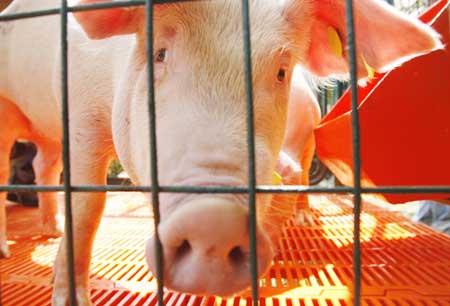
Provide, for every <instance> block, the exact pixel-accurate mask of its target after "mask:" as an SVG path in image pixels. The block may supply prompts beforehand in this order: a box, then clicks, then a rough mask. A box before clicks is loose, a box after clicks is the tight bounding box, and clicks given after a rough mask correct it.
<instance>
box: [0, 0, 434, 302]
mask: <svg viewBox="0 0 450 306" xmlns="http://www.w3.org/2000/svg"><path fill="white" fill-rule="evenodd" d="M93 2H101V1H98V0H84V1H78V3H82V4H85V3H93ZM59 5H60V1H59V0H40V1H36V0H15V1H14V2H13V4H12V5H10V6H9V8H8V9H7V10H6V13H14V12H23V11H32V10H37V9H46V8H55V7H58V6H59ZM249 6H250V16H251V18H250V22H251V33H252V36H251V37H252V38H251V41H252V61H253V75H254V78H253V89H254V111H255V141H256V165H257V183H258V184H260V185H270V184H272V178H273V172H274V170H275V166H276V164H277V160H278V157H279V154H280V150H281V148H282V144H283V139H284V134H285V130H286V118H287V111H288V100H289V96H290V92H291V78H292V74H293V70H294V66H295V65H296V64H300V65H302V66H304V67H305V68H306V69H308V70H310V72H312V73H314V74H316V75H318V76H320V77H326V76H333V75H345V74H346V73H347V71H348V64H347V61H348V54H347V52H346V51H345V50H339V49H337V48H336V46H335V43H336V39H337V40H338V41H339V42H340V43H342V44H343V45H345V33H346V31H345V21H344V9H345V5H344V1H343V0H314V1H313V0H285V1H279V0H250V1H249ZM154 9H155V11H154V28H155V31H154V33H155V36H154V50H155V54H154V56H153V64H154V66H155V88H156V115H157V131H156V132H157V149H158V157H159V158H158V168H159V182H160V184H162V185H165V186H167V185H194V186H204V185H206V186H244V185H246V183H247V168H248V166H247V144H246V119H245V89H244V88H245V82H244V65H243V61H244V59H243V38H242V27H241V24H242V17H241V5H240V1H232V0H228V1H225V0H214V1H198V2H180V3H173V4H166V5H156V6H155V7H154ZM355 10H356V26H357V32H356V35H357V41H358V45H357V48H358V67H359V68H358V73H359V77H361V78H364V77H366V76H367V70H366V65H369V66H370V67H372V68H373V69H375V70H385V69H387V68H388V67H393V66H394V65H398V64H400V63H401V62H402V61H403V60H405V59H408V58H411V57H413V56H417V55H420V54H423V53H426V52H429V51H431V50H434V49H436V48H439V47H441V45H440V43H439V39H438V36H437V35H436V34H435V32H434V31H433V30H431V29H430V28H429V27H427V26H426V25H424V24H421V23H419V22H418V21H415V20H413V19H410V18H408V17H406V16H404V15H402V14H400V13H398V12H396V11H395V10H394V9H392V8H391V7H389V6H388V5H386V4H384V3H383V2H382V1H376V0H359V1H355ZM75 15H76V16H75V17H76V20H75V19H73V18H70V20H69V25H68V31H69V36H68V38H69V60H70V62H69V103H70V105H69V106H70V141H71V167H72V168H71V174H72V177H71V179H72V183H73V184H75V185H81V184H83V185H84V184H89V185H102V184H105V183H106V172H107V168H108V165H109V163H110V161H111V159H112V158H113V157H114V156H116V155H117V156H118V157H119V159H120V161H121V162H122V164H123V166H124V167H125V169H126V171H127V172H128V173H129V175H130V176H131V178H132V180H133V181H134V182H135V183H136V184H144V185H149V184H150V183H151V180H150V154H149V141H148V140H149V131H148V113H147V91H148V90H147V89H148V88H147V75H146V66H147V60H146V43H145V31H146V30H145V10H144V8H143V7H133V8H115V9H109V10H96V11H91V12H83V13H77V14H75ZM80 25H81V27H80ZM59 31H60V18H59V16H47V17H40V18H35V19H25V20H17V21H11V22H7V23H1V24H0V41H1V43H0V111H1V113H2V114H4V115H3V116H2V118H11V120H9V119H7V120H5V119H3V120H1V121H0V130H1V131H7V132H2V133H1V134H0V137H1V141H0V153H1V155H0V156H1V160H0V179H1V180H0V184H5V183H6V177H7V172H8V170H7V168H8V161H7V156H8V152H9V149H10V147H11V145H12V142H13V141H14V139H16V138H28V139H29V140H31V141H34V142H36V143H37V145H38V147H39V151H40V153H39V154H40V156H41V157H40V158H38V159H37V161H36V165H37V166H38V169H37V172H38V173H39V174H38V176H39V179H38V183H40V184H56V183H57V180H56V177H57V176H58V174H59V172H60V170H61V162H60V149H61V145H60V139H61V118H60V117H61V115H60V110H61V105H60V100H61V94H60V85H61V83H60V82H61V80H60V78H61V74H60V41H59ZM333 37H334V38H333ZM336 37H337V38H336ZM333 40H334V42H333ZM13 119H14V120H13ZM315 120H316V119H314V118H313V119H312V121H311V122H315ZM293 122H296V121H295V120H293ZM311 122H308V123H306V122H305V126H303V124H302V122H301V121H298V122H296V123H297V124H296V126H297V128H296V129H304V131H302V130H300V131H296V132H294V135H295V134H296V133H298V134H299V135H303V134H304V135H305V139H307V138H308V137H309V136H308V134H310V133H311V124H312V123H311ZM290 128H292V127H289V128H288V131H289V129H290ZM292 159H293V160H295V159H297V160H298V159H299V157H298V156H294V157H293V158H292ZM294 162H295V161H294ZM105 197H106V195H105V194H104V193H75V194H73V207H72V210H73V215H74V225H73V231H74V244H75V245H74V247H75V253H74V256H75V265H74V268H75V280H76V293H77V301H78V305H80V306H85V305H91V302H90V297H89V265H90V259H91V251H92V244H93V241H94V237H95V232H96V230H97V227H98V224H99V222H100V218H101V215H102V212H103V208H104V205H105ZM40 200H41V204H42V210H43V214H42V215H43V221H44V223H45V224H46V228H47V229H48V230H49V232H51V233H56V234H57V233H58V222H57V218H56V217H55V207H56V201H55V197H54V195H52V194H47V195H46V196H43V195H41V199H40ZM270 203H271V196H270V195H262V194H261V195H258V196H257V210H258V211H257V213H258V229H257V249H258V256H259V261H258V262H259V265H258V273H259V274H261V273H264V272H265V271H266V270H267V268H268V266H269V264H270V262H271V260H272V257H273V249H274V243H275V242H276V241H274V239H276V237H277V235H276V234H274V227H273V226H272V227H271V226H269V225H268V224H269V223H270V221H271V215H270V214H269V213H268V211H270ZM0 205H1V209H0V211H2V213H1V214H0V217H1V219H0V222H1V224H2V226H4V224H5V216H4V195H2V199H1V201H0ZM280 209H284V210H286V211H288V212H289V211H291V210H292V207H280ZM247 211H248V208H247V197H246V196H244V195H231V194H228V195H213V194H205V195H194V194H192V195H187V194H169V193H163V194H161V223H160V225H159V232H160V235H161V242H162V246H163V251H164V263H165V264H164V278H165V285H166V286H167V287H168V288H171V289H175V290H180V291H185V292H190V293H197V294H217V295H222V296H227V295H231V294H234V293H236V292H239V291H241V290H244V289H245V288H247V287H248V286H249V283H250V273H249V255H248V252H249V242H248V212H247ZM287 215H289V213H287V214H286V216H287ZM278 221H281V220H278ZM149 226H150V225H149ZM3 233H4V229H3ZM0 239H1V240H0V245H1V248H2V253H3V255H7V250H6V244H5V236H4V235H3V236H0ZM65 245H66V240H65V239H63V241H62V244H61V247H60V251H59V254H58V256H57V259H56V262H55V265H54V275H55V278H54V292H53V305H67V303H68V283H67V269H66V256H65ZM153 254H154V250H153V239H152V238H151V239H150V241H149V243H148V247H147V259H148V262H149V265H150V268H151V269H152V270H153V269H154V268H155V262H154V255H153Z"/></svg>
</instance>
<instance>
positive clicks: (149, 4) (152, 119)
mask: <svg viewBox="0 0 450 306" xmlns="http://www.w3.org/2000/svg"><path fill="white" fill-rule="evenodd" d="M145 8H146V20H147V36H146V39H147V74H148V77H147V79H148V113H149V128H150V140H149V141H150V142H149V143H150V159H151V160H150V166H151V180H152V184H151V186H152V206H153V216H154V223H155V253H156V279H157V282H158V305H159V306H163V305H164V297H163V293H164V292H163V288H164V275H163V271H164V266H163V265H164V262H163V254H162V245H161V241H160V240H159V231H158V225H159V222H160V219H161V218H160V213H159V184H158V159H157V153H156V152H157V150H156V115H155V88H154V83H153V82H154V75H153V68H154V67H153V0H146V1H145Z"/></svg>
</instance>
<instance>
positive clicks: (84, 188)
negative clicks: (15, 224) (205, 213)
mask: <svg viewBox="0 0 450 306" xmlns="http://www.w3.org/2000/svg"><path fill="white" fill-rule="evenodd" d="M11 191H30V192H54V191H64V187H63V186H37V185H6V186H5V185H3V186H0V192H11ZM71 191H72V192H106V191H123V192H137V191H139V192H151V191H152V187H151V186H129V185H77V186H73V185H72V186H71ZM159 191H160V192H165V193H248V188H247V187H245V186H160V189H159ZM256 192H257V193H276V194H283V193H285V194H293V193H300V194H303V193H313V194H317V193H338V194H342V193H351V192H353V188H352V187H317V186H266V185H260V186H256ZM361 192H362V193H388V194H396V193H407V194H414V193H450V186H433V187H431V186H383V187H369V188H362V189H361Z"/></svg>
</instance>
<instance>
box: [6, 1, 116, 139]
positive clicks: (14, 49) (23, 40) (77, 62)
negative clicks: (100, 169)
mask: <svg viewBox="0 0 450 306" xmlns="http://www.w3.org/2000/svg"><path fill="white" fill-rule="evenodd" d="M59 5H60V1H59V0H40V1H36V0H15V2H14V3H13V5H11V6H10V7H9V8H8V9H7V10H6V11H5V12H4V13H13V12H20V11H32V10H41V9H47V8H55V7H58V6H59ZM10 24H11V25H9V26H8V31H6V33H5V35H3V37H1V39H0V41H1V42H2V43H1V44H0V45H1V47H0V48H1V49H0V55H1V57H0V58H2V60H0V95H4V96H6V97H7V98H9V99H10V100H12V101H14V102H15V103H16V104H17V106H18V107H19V108H20V109H21V111H22V112H23V113H24V114H25V116H26V117H27V118H28V119H29V120H30V121H31V123H32V127H33V129H34V130H35V132H37V133H38V134H41V135H44V136H46V137H47V138H51V139H53V140H55V141H59V139H61V76H62V74H61V49H60V44H61V40H60V16H59V15H53V16H45V17H39V18H31V19H23V20H17V21H13V22H11V23H10ZM68 31H69V103H70V107H69V110H70V113H71V114H75V115H74V116H75V117H76V116H77V115H76V114H86V109H90V111H91V112H92V113H91V114H86V117H89V118H92V117H95V116H97V117H98V116H101V117H103V118H102V119H103V120H102V121H107V120H110V112H111V111H110V109H111V105H110V104H111V101H112V88H111V87H112V78H113V76H112V75H113V71H112V70H113V69H114V68H113V67H112V63H111V58H112V56H111V54H112V52H111V49H114V46H115V45H117V42H116V40H114V39H113V40H107V41H90V40H88V39H87V38H86V36H85V35H84V33H83V32H82V31H81V29H80V28H79V26H78V24H77V23H76V22H75V21H74V20H73V17H72V16H69V29H68ZM0 35H1V34H0ZM122 45H123V43H122ZM122 49H124V48H123V47H122ZM121 52H122V51H121ZM92 103H95V105H92ZM93 113H95V114H94V115H93ZM78 116H79V115H78ZM81 119H82V118H78V119H74V120H81ZM97 119H98V118H97Z"/></svg>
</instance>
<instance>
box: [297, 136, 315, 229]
mask: <svg viewBox="0 0 450 306" xmlns="http://www.w3.org/2000/svg"><path fill="white" fill-rule="evenodd" d="M315 148H316V143H315V140H314V135H311V136H310V137H309V138H308V140H307V141H306V143H305V147H304V150H303V153H302V155H301V157H300V163H301V167H302V174H301V185H305V186H309V170H310V169H311V164H312V160H313V158H314V151H315ZM295 216H296V224H297V225H302V226H306V225H312V224H313V222H314V220H313V215H312V211H311V207H310V205H309V197H308V195H307V194H301V195H299V196H298V198H297V204H296V210H295Z"/></svg>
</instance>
